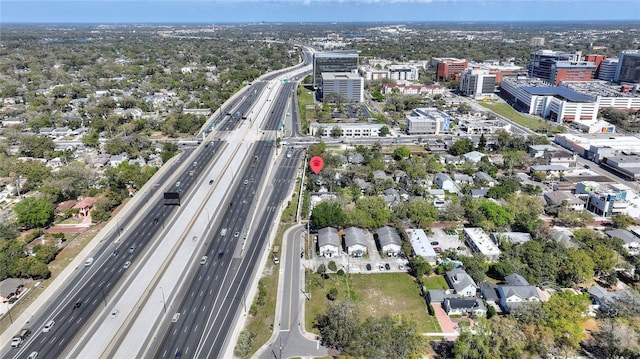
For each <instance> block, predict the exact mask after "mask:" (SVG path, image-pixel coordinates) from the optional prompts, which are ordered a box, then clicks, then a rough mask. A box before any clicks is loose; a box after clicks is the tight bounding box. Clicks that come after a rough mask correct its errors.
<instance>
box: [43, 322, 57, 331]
mask: <svg viewBox="0 0 640 359" xmlns="http://www.w3.org/2000/svg"><path fill="white" fill-rule="evenodd" d="M55 324H56V322H54V321H53V320H50V321H49V322H48V323H47V324H46V325H45V326H44V328H42V332H43V333H49V331H50V330H51V327H53V326H54V325H55Z"/></svg>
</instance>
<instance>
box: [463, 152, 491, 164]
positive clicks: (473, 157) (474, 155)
mask: <svg viewBox="0 0 640 359" xmlns="http://www.w3.org/2000/svg"><path fill="white" fill-rule="evenodd" d="M484 156H486V155H485V154H484V153H482V152H478V151H471V152H467V153H465V154H464V155H462V157H463V158H464V161H465V162H471V163H478V162H480V160H482V157H484Z"/></svg>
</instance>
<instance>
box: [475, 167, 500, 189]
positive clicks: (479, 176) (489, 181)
mask: <svg viewBox="0 0 640 359" xmlns="http://www.w3.org/2000/svg"><path fill="white" fill-rule="evenodd" d="M473 179H474V180H475V181H476V183H478V184H481V185H483V186H488V187H489V188H491V187H493V186H495V185H496V180H495V178H493V177H491V175H489V174H488V173H486V172H482V171H480V172H476V173H474V174H473Z"/></svg>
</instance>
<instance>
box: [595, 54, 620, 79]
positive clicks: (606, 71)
mask: <svg viewBox="0 0 640 359" xmlns="http://www.w3.org/2000/svg"><path fill="white" fill-rule="evenodd" d="M616 70H618V59H617V58H610V59H605V60H603V61H602V62H601V63H600V67H599V68H598V75H597V77H598V80H604V81H609V82H611V81H613V80H615V78H616Z"/></svg>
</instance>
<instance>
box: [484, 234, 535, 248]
mask: <svg viewBox="0 0 640 359" xmlns="http://www.w3.org/2000/svg"><path fill="white" fill-rule="evenodd" d="M491 239H492V240H493V241H494V242H495V243H496V244H498V245H500V243H502V241H505V240H506V241H509V242H510V243H515V244H523V243H526V242H529V241H530V240H531V234H529V233H526V232H493V233H491Z"/></svg>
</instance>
